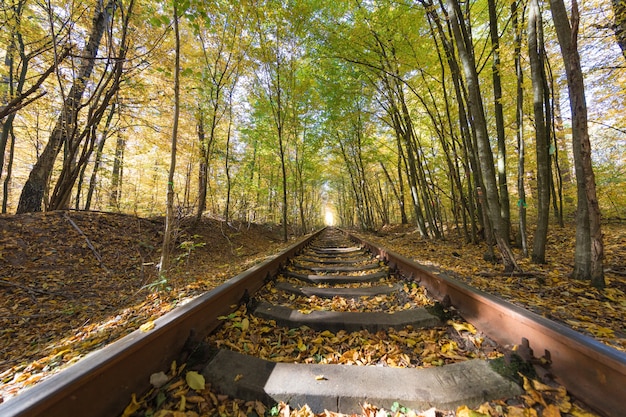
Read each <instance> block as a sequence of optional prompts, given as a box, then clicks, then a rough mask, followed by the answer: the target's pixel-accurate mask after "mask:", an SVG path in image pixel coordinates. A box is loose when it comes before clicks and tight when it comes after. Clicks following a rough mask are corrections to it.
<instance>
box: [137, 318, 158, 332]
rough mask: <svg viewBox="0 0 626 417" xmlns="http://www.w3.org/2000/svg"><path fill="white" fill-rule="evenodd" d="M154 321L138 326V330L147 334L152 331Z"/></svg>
mask: <svg viewBox="0 0 626 417" xmlns="http://www.w3.org/2000/svg"><path fill="white" fill-rule="evenodd" d="M154 326H155V324H154V320H150V321H148V322H146V323H144V324H142V325H141V326H139V330H141V331H142V332H148V331H150V330H152V329H154Z"/></svg>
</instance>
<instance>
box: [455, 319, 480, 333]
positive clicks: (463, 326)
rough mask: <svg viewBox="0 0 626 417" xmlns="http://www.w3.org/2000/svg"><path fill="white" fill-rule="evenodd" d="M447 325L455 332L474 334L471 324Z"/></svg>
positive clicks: (474, 329)
mask: <svg viewBox="0 0 626 417" xmlns="http://www.w3.org/2000/svg"><path fill="white" fill-rule="evenodd" d="M449 324H450V325H451V326H452V327H454V328H455V330H456V331H457V332H462V331H467V332H470V333H471V334H476V328H475V327H474V326H473V325H472V324H471V323H457V322H454V321H453V322H450V323H449Z"/></svg>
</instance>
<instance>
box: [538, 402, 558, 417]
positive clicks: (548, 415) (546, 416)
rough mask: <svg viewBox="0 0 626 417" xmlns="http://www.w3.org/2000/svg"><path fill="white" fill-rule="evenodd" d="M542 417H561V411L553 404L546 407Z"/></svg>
mask: <svg viewBox="0 0 626 417" xmlns="http://www.w3.org/2000/svg"><path fill="white" fill-rule="evenodd" d="M541 415H542V417H561V411H560V410H559V407H557V406H556V405H554V404H550V405H548V406H547V407H546V408H544V409H543V413H542V414H541Z"/></svg>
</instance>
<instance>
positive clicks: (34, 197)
mask: <svg viewBox="0 0 626 417" xmlns="http://www.w3.org/2000/svg"><path fill="white" fill-rule="evenodd" d="M116 3H117V0H109V1H108V2H107V4H106V6H104V7H102V4H101V3H98V6H97V7H96V13H95V16H94V19H93V27H92V29H91V33H90V35H89V40H88V42H87V44H86V46H85V49H84V51H83V52H82V54H81V56H82V58H81V63H80V68H79V71H78V78H76V80H75V81H74V83H73V84H72V88H71V89H70V92H69V95H68V96H67V98H66V100H65V102H64V104H63V109H62V111H61V114H60V116H59V118H58V119H57V122H56V125H55V126H54V128H53V130H52V133H51V134H50V138H49V139H48V143H47V144H46V147H45V148H44V150H43V152H42V154H41V155H40V156H39V158H38V159H37V162H36V163H35V165H34V166H33V169H32V170H31V172H30V174H29V176H28V180H26V183H25V184H24V188H23V189H22V194H21V195H20V201H19V204H18V207H17V212H18V213H28V212H34V211H41V210H42V202H43V196H44V192H45V189H46V187H47V186H48V182H49V180H50V176H51V174H52V169H53V167H54V162H55V160H56V157H57V155H58V154H59V151H60V150H61V145H63V143H64V142H65V141H66V140H68V138H69V137H70V136H72V135H73V134H74V132H75V130H76V123H77V118H78V112H79V110H80V107H81V106H80V102H81V99H82V97H83V93H84V92H85V88H86V86H87V83H88V80H89V77H90V76H91V73H92V71H93V67H94V64H95V58H96V56H97V54H98V48H99V46H100V41H101V39H102V36H103V34H104V30H105V28H106V26H107V23H108V21H109V18H110V12H111V10H112V9H113V8H114V7H115V5H116Z"/></svg>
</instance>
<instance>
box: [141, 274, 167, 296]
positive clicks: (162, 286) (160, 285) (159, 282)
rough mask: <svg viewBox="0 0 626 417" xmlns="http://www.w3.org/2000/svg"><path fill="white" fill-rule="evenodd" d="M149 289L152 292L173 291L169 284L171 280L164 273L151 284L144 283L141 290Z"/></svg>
mask: <svg viewBox="0 0 626 417" xmlns="http://www.w3.org/2000/svg"><path fill="white" fill-rule="evenodd" d="M144 289H148V290H150V291H151V292H162V291H171V290H172V287H171V286H170V285H169V280H168V279H167V277H166V276H165V275H164V274H160V275H159V277H158V278H157V279H155V280H154V281H152V282H151V283H149V284H146V285H144V286H143V287H141V288H140V289H139V290H140V291H141V290H144Z"/></svg>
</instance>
